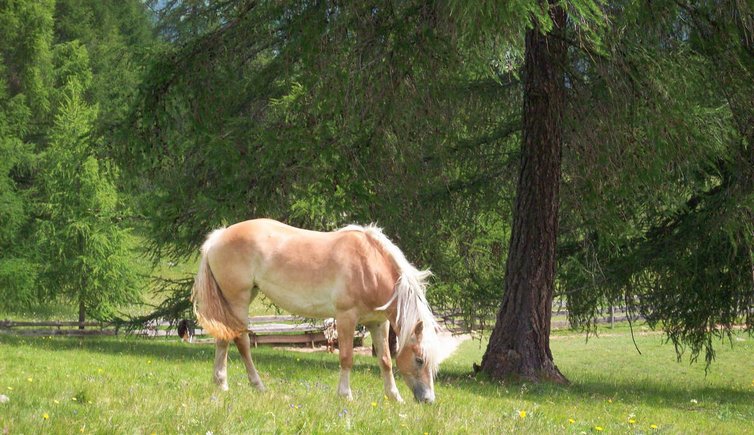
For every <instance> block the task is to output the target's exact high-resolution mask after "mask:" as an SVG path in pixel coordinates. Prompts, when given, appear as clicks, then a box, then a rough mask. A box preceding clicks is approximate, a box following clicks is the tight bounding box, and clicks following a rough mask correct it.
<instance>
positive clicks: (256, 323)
mask: <svg viewBox="0 0 754 435" xmlns="http://www.w3.org/2000/svg"><path fill="white" fill-rule="evenodd" d="M87 328H88V329H87ZM248 329H249V336H250V338H251V342H252V343H253V344H254V347H256V346H258V345H260V344H308V345H310V346H311V347H314V346H316V345H317V344H321V343H326V342H327V338H326V337H325V332H324V331H325V325H324V323H323V322H321V321H320V322H314V321H311V320H309V319H303V318H301V317H296V316H256V317H251V318H250V319H249V325H248ZM0 334H14V335H25V336H53V335H54V336H91V335H118V334H128V335H138V336H143V337H168V336H176V335H177V332H176V328H175V325H172V324H171V323H169V322H163V321H160V322H148V323H146V324H144V325H142V327H141V328H136V329H125V328H118V327H116V326H115V325H113V324H110V323H103V322H83V323H80V322H62V321H42V322H18V321H13V320H0ZM194 335H195V336H196V337H201V336H204V335H205V333H204V331H203V330H202V329H201V328H197V329H195V331H194ZM363 337H364V334H363V333H362V334H357V337H356V340H360V339H362V338H363ZM196 342H197V343H204V342H212V343H214V339H207V340H203V339H201V338H199V339H197V340H196Z"/></svg>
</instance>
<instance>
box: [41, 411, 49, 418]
mask: <svg viewBox="0 0 754 435" xmlns="http://www.w3.org/2000/svg"><path fill="white" fill-rule="evenodd" d="M42 418H44V419H45V420H47V419H49V418H50V416H49V415H47V413H46V412H45V413H44V414H42Z"/></svg>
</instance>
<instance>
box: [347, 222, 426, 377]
mask: <svg viewBox="0 0 754 435" xmlns="http://www.w3.org/2000/svg"><path fill="white" fill-rule="evenodd" d="M339 231H361V232H363V233H365V234H366V235H367V236H368V237H370V238H371V239H372V240H374V241H376V242H377V243H379V244H380V246H382V248H383V249H384V250H385V251H386V252H387V253H388V254H389V255H390V257H391V258H392V259H393V261H394V262H395V265H396V267H397V268H398V270H399V272H400V276H399V277H398V281H397V282H396V283H395V288H394V290H395V291H394V293H393V296H392V297H391V298H390V300H389V301H388V303H387V304H385V305H384V306H382V307H379V308H378V310H379V309H386V308H387V307H388V306H390V304H392V303H393V301H395V302H396V323H397V326H398V328H399V329H400V332H399V333H398V340H397V341H398V343H397V344H398V352H400V351H401V349H403V347H404V346H406V345H407V344H408V342H409V340H410V339H411V334H412V333H413V332H414V327H415V326H416V324H417V323H419V321H422V322H423V324H424V328H423V332H422V351H423V352H424V354H423V355H422V357H423V358H424V361H425V363H426V364H427V365H428V366H429V367H430V368H431V369H432V373H436V372H437V368H438V366H439V364H440V361H439V357H438V350H439V349H438V344H439V342H438V340H437V331H438V329H439V326H438V324H437V321H435V316H434V315H433V314H432V311H431V310H430V308H429V304H428V303H427V297H426V288H427V280H428V279H429V277H431V276H432V272H430V271H429V270H418V269H417V268H416V267H414V266H413V265H412V264H411V263H409V262H408V260H406V256H405V255H403V252H402V251H401V250H400V249H398V247H397V246H395V244H393V242H391V241H390V239H388V238H387V236H385V234H383V233H382V230H381V229H380V228H379V227H377V226H376V225H374V224H371V225H367V226H365V227H364V226H360V225H349V226H347V227H345V228H342V229H340V230H339Z"/></svg>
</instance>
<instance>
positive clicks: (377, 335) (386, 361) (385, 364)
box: [367, 321, 403, 402]
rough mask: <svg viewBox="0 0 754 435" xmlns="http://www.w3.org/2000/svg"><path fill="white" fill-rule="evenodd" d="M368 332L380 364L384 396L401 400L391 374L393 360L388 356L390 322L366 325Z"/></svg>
mask: <svg viewBox="0 0 754 435" xmlns="http://www.w3.org/2000/svg"><path fill="white" fill-rule="evenodd" d="M367 327H368V328H369V333H370V334H372V344H374V350H375V351H376V354H377V362H378V364H379V365H380V372H381V373H382V380H383V382H384V384H385V396H387V397H388V398H389V399H392V400H395V401H397V402H403V398H402V397H401V393H399V392H398V387H396V386H395V377H394V376H393V361H392V360H391V358H390V344H389V343H388V337H389V334H390V323H389V322H387V321H385V322H382V323H375V324H371V325H368V326H367Z"/></svg>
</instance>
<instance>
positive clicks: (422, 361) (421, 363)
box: [416, 358, 424, 366]
mask: <svg viewBox="0 0 754 435" xmlns="http://www.w3.org/2000/svg"><path fill="white" fill-rule="evenodd" d="M416 364H417V365H420V366H423V365H424V358H416Z"/></svg>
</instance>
